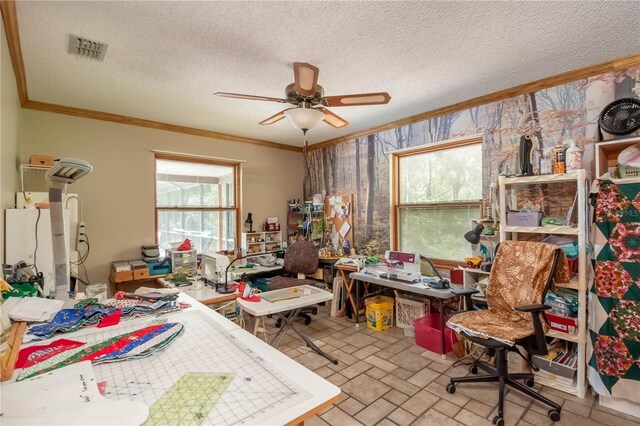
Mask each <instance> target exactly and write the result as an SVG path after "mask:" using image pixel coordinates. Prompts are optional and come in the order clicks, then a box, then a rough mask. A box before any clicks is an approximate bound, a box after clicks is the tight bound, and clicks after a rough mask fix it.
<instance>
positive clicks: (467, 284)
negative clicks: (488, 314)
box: [460, 268, 491, 309]
mask: <svg viewBox="0 0 640 426" xmlns="http://www.w3.org/2000/svg"><path fill="white" fill-rule="evenodd" d="M460 269H462V286H463V287H464V288H465V289H467V288H469V289H472V290H477V289H478V288H477V284H478V282H479V281H480V280H482V279H484V278H487V277H488V276H489V275H490V274H491V272H485V271H483V270H481V269H476V268H460ZM471 299H472V300H475V301H478V302H482V303H485V304H486V303H487V297H486V294H485V296H478V295H472V296H471ZM465 309H466V307H465Z"/></svg>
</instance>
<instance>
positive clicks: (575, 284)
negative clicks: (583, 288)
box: [556, 275, 580, 290]
mask: <svg viewBox="0 0 640 426" xmlns="http://www.w3.org/2000/svg"><path fill="white" fill-rule="evenodd" d="M556 287H562V288H571V289H573V290H580V283H579V282H578V276H577V275H576V276H575V277H573V278H571V281H569V282H568V283H556Z"/></svg>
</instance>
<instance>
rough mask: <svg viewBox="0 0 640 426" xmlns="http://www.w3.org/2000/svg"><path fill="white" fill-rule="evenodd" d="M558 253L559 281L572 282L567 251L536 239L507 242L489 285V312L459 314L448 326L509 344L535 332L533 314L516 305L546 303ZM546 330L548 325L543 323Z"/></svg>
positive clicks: (499, 251) (557, 278)
mask: <svg viewBox="0 0 640 426" xmlns="http://www.w3.org/2000/svg"><path fill="white" fill-rule="evenodd" d="M556 252H558V253H559V258H558V264H557V267H556V271H555V277H554V279H555V282H569V268H568V265H567V259H566V257H565V255H564V252H563V251H562V250H560V249H559V248H558V247H557V246H555V245H552V244H547V243H538V242H532V241H503V242H502V243H501V244H500V248H499V249H498V253H497V254H496V257H495V259H494V263H493V266H492V268H491V275H490V276H489V285H488V286H487V304H488V305H489V309H488V310H487V311H471V312H463V313H460V314H457V315H455V316H453V317H451V319H449V321H448V323H447V325H448V326H449V327H451V328H452V329H454V330H456V331H458V332H466V333H468V334H471V335H474V336H476V335H477V336H478V337H482V338H492V339H495V340H498V341H501V342H504V343H506V344H509V345H513V344H515V341H516V340H519V339H522V338H524V337H527V336H530V335H532V334H533V333H534V330H533V324H532V319H531V313H529V312H521V311H517V310H516V309H515V307H516V306H522V305H532V304H537V303H542V301H543V296H544V292H545V291H546V286H547V281H548V279H549V274H550V273H551V270H552V268H553V260H554V257H555V254H556ZM543 328H545V331H546V324H544V323H543Z"/></svg>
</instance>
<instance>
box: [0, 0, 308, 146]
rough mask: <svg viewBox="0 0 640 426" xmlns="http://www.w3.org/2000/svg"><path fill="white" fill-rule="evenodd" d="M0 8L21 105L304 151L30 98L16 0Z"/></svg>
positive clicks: (256, 140) (207, 136) (8, 0)
mask: <svg viewBox="0 0 640 426" xmlns="http://www.w3.org/2000/svg"><path fill="white" fill-rule="evenodd" d="M0 10H1V11H2V21H3V23H4V29H5V33H6V35H7V43H8V45H9V55H10V56H11V64H12V65H13V72H14V74H15V76H16V84H17V87H18V96H19V98H20V105H22V107H23V108H26V109H32V110H36V111H46V112H53V113H56V114H66V115H73V116H75V117H83V118H91V119H94V120H102V121H110V122H112V123H120V124H128V125H131V126H139V127H146V128H150V129H157V130H165V131H168V132H175V133H183V134H187V135H193V136H202V137H206V138H212V139H219V140H224V141H230V142H240V143H248V144H252V145H258V146H263V147H267V148H275V149H282V150H285V151H294V152H302V147H297V146H293V145H287V144H282V143H277V142H271V141H266V140H262V139H255V138H247V137H243V136H236V135H231V134H228V133H220V132H214V131H211V130H205V129H198V128H194V127H187V126H179V125H176V124H170V123H164V122H160V121H153V120H146V119H143V118H137V117H130V116H127V115H120V114H113V113H109V112H102V111H95V110H90V109H84V108H76V107H71V106H65V105H57V104H51V103H46V102H39V101H34V100H30V99H29V96H28V93H27V80H26V77H25V70H24V61H23V59H22V49H21V47H20V33H19V32H18V17H17V13H16V2H15V1H14V0H6V1H5V0H3V1H2V2H0Z"/></svg>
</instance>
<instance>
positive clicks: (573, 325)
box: [544, 312, 578, 336]
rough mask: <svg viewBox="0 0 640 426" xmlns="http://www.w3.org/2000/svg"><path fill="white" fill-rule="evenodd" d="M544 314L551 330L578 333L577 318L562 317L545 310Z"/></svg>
mask: <svg viewBox="0 0 640 426" xmlns="http://www.w3.org/2000/svg"><path fill="white" fill-rule="evenodd" d="M544 316H545V317H546V318H547V322H548V323H549V327H551V329H552V330H555V331H559V332H561V333H567V334H572V335H574V336H575V335H577V334H578V318H570V317H563V316H560V315H554V314H551V313H549V312H546V313H545V314H544Z"/></svg>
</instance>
